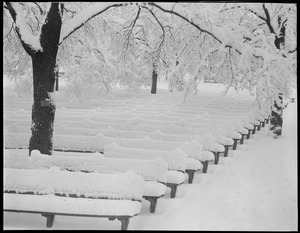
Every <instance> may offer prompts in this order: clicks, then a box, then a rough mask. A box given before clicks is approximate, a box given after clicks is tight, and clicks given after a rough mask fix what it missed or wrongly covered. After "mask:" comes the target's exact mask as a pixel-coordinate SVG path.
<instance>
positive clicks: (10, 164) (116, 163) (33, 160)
mask: <svg viewBox="0 0 300 233" xmlns="http://www.w3.org/2000/svg"><path fill="white" fill-rule="evenodd" d="M53 166H57V167H59V168H60V169H61V170H68V171H75V172H87V173H102V174H107V173H124V172H126V171H128V170H132V171H134V172H135V173H136V174H138V175H140V176H142V177H143V178H144V180H145V185H144V188H143V197H144V198H145V199H146V200H148V201H149V202H150V212H151V213H154V212H155V207H156V203H157V200H158V198H160V197H162V196H164V195H165V192H166V183H167V168H168V165H167V163H166V162H165V161H164V160H163V159H161V158H154V159H149V160H141V159H121V158H106V157H103V155H102V154H100V153H92V154H84V153H80V155H76V153H69V152H64V153H60V152H54V154H53V155H52V156H48V155H42V154H40V153H39V151H32V153H31V156H30V157H28V154H27V152H26V153H25V151H24V150H6V151H5V157H4V167H6V168H19V169H48V168H51V167H53Z"/></svg>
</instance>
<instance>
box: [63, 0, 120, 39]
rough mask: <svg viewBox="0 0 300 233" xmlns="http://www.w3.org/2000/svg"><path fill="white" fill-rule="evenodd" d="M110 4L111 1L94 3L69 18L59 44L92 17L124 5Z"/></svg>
mask: <svg viewBox="0 0 300 233" xmlns="http://www.w3.org/2000/svg"><path fill="white" fill-rule="evenodd" d="M104 4H107V6H105V7H103V5H104ZM110 4H111V3H103V2H100V3H97V4H93V5H91V6H90V7H88V8H86V9H85V10H83V11H82V12H80V13H79V14H78V15H76V16H75V17H74V18H72V19H71V20H69V21H68V22H67V23H66V24H64V25H63V26H62V29H61V35H60V39H59V45H61V43H62V42H63V41H64V40H65V39H67V38H68V37H69V36H70V35H72V34H73V33H74V32H76V31H77V30H78V29H79V28H81V27H82V26H83V25H84V24H85V23H86V22H88V21H89V20H91V19H92V18H94V17H96V16H98V15H100V14H102V13H103V12H105V11H107V10H108V9H110V8H115V7H120V6H123V5H124V4H123V3H118V4H112V5H110Z"/></svg>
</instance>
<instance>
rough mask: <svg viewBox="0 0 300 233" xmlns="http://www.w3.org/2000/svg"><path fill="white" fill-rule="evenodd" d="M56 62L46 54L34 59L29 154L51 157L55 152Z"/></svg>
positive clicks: (38, 54)
mask: <svg viewBox="0 0 300 233" xmlns="http://www.w3.org/2000/svg"><path fill="white" fill-rule="evenodd" d="M55 62H56V57H51V56H49V55H48V54H44V53H37V54H36V55H35V56H34V57H33V58H32V65H33V93H34V97H33V105H32V124H31V131H32V135H31V138H30V141H29V154H30V153H31V151H32V150H39V151H40V153H41V154H47V155H51V154H52V151H53V140H52V138H53V125H54V117H55V110H56V106H55V101H54V99H53V93H54V83H55V74H54V67H55Z"/></svg>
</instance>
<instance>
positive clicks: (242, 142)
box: [240, 134, 244, 145]
mask: <svg viewBox="0 0 300 233" xmlns="http://www.w3.org/2000/svg"><path fill="white" fill-rule="evenodd" d="M240 144H241V145H242V144H244V134H242V138H241V139H240Z"/></svg>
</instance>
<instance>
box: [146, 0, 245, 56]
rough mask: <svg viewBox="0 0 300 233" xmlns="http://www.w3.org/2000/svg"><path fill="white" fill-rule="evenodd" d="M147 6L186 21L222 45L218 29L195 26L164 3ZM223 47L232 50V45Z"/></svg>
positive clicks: (237, 50) (190, 20) (172, 7)
mask: <svg viewBox="0 0 300 233" xmlns="http://www.w3.org/2000/svg"><path fill="white" fill-rule="evenodd" d="M149 5H150V6H152V7H156V8H158V9H160V10H161V11H163V12H166V13H169V14H173V15H176V16H178V17H179V18H181V19H183V20H184V21H186V22H188V23H189V24H191V25H192V26H193V27H195V28H196V29H197V30H199V31H200V32H203V33H206V34H208V35H210V36H211V37H212V38H214V39H215V40H217V41H218V42H219V43H220V44H222V43H223V40H222V32H219V29H218V28H216V27H212V25H210V28H204V27H203V26H202V27H200V26H199V25H197V24H196V23H194V22H193V21H192V19H188V18H187V17H185V16H184V15H182V14H181V13H179V12H176V11H174V6H173V5H172V6H171V5H170V4H165V3H149ZM224 47H229V48H232V47H233V45H228V44H225V45H224ZM234 49H235V50H236V52H237V53H239V54H241V52H240V51H239V49H237V48H234Z"/></svg>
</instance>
